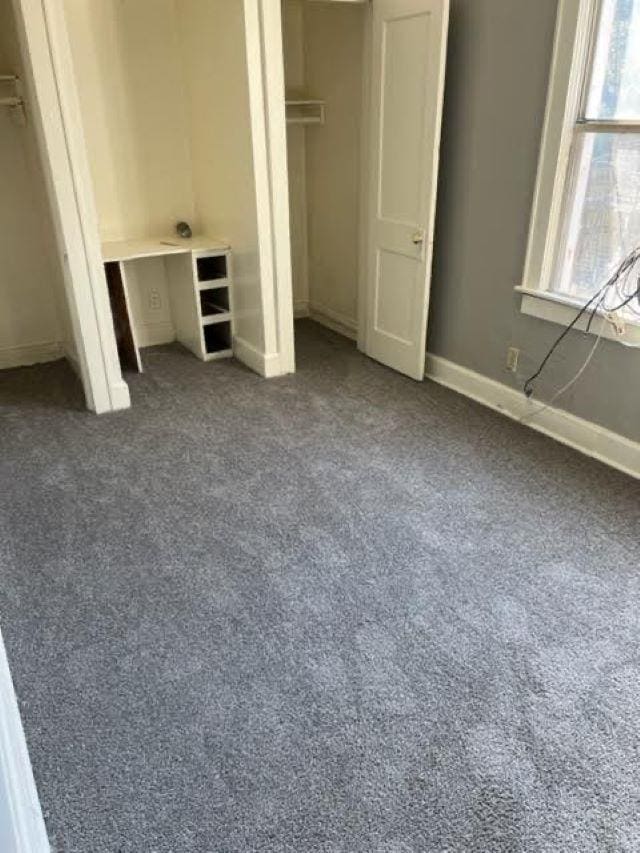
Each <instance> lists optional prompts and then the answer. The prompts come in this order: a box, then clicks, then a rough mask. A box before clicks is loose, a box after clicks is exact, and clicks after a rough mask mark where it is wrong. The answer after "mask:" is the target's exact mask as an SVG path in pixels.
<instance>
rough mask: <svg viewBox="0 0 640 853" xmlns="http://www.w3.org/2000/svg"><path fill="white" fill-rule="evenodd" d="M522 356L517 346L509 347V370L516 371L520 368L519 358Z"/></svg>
mask: <svg viewBox="0 0 640 853" xmlns="http://www.w3.org/2000/svg"><path fill="white" fill-rule="evenodd" d="M519 358H520V350H519V349H517V347H509V349H508V350H507V370H509V371H511V373H515V372H516V370H517V369H518V359H519Z"/></svg>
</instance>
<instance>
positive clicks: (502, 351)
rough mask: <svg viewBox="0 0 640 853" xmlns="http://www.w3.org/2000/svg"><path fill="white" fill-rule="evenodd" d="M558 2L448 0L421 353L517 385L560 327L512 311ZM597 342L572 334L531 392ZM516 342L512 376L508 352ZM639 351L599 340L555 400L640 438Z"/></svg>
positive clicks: (549, 386)
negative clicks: (431, 248)
mask: <svg viewBox="0 0 640 853" xmlns="http://www.w3.org/2000/svg"><path fill="white" fill-rule="evenodd" d="M556 7H557V2H556V0H536V2H535V3H532V2H530V0H452V6H451V29H450V35H449V54H448V66H447V83H446V91H445V103H444V125H443V134H442V156H441V169H440V181H439V198H438V212H437V218H436V235H435V256H434V273H433V288H432V302H431V312H430V319H429V336H428V342H427V347H428V350H429V352H431V353H434V354H436V355H439V356H442V357H444V358H447V359H450V360H451V361H453V362H455V363H457V364H460V365H463V366H464V367H468V368H470V369H471V370H474V371H477V372H478V373H481V374H484V375H485V376H488V377H490V378H491V379H495V380H497V381H500V382H503V383H505V384H506V385H512V386H515V387H518V388H521V387H522V383H523V381H524V379H525V378H526V377H527V376H529V375H530V374H531V373H532V372H533V371H534V370H535V369H536V367H537V366H538V364H539V362H540V360H541V359H542V357H543V356H544V354H545V353H546V351H547V349H548V348H549V346H550V345H551V344H552V342H553V341H554V340H555V338H556V337H557V336H558V334H559V333H560V331H561V327H560V326H558V325H556V324H552V323H548V322H546V321H543V320H538V319H536V318H533V317H529V316H526V315H523V314H521V313H520V310H519V306H520V297H519V296H518V295H517V294H516V293H514V291H513V288H514V286H515V285H516V284H519V283H520V281H521V276H522V269H523V265H524V256H525V250H526V241H527V230H528V227H529V217H530V213H531V201H532V196H533V190H534V184H535V177H536V168H537V158H538V150H539V145H540V134H541V130H542V122H543V116H544V108H545V100H546V89H547V79H548V72H549V64H550V60H551V51H552V47H553V34H554V24H555V14H556ZM592 345H593V337H592V336H589V335H585V334H582V333H580V332H575V333H571V337H570V339H569V340H568V342H567V345H566V346H564V347H563V348H562V351H561V352H560V353H559V354H558V357H557V358H554V360H553V362H552V364H551V368H550V370H549V372H548V373H547V374H546V378H545V381H544V382H542V383H540V384H539V385H538V386H537V387H538V391H539V392H540V394H541V395H542V396H543V397H549V396H550V395H551V394H552V393H553V391H554V390H555V389H556V388H558V387H560V386H561V385H563V384H564V383H565V382H566V381H567V380H568V379H569V378H571V376H572V375H574V373H575V372H576V371H577V369H578V367H579V366H580V365H581V364H582V362H583V361H584V359H585V358H586V356H587V354H588V352H589V350H590V349H591V347H592ZM509 346H515V347H519V348H520V349H521V356H520V368H519V370H518V374H517V375H516V376H514V375H513V374H511V373H508V372H507V371H506V370H505V361H506V351H507V347H509ZM639 373H640V352H638V351H637V350H636V351H634V350H629V349H627V348H625V347H623V346H621V345H620V344H616V343H615V342H609V341H606V340H605V341H603V342H602V343H601V344H600V347H599V351H598V352H597V353H596V355H595V356H594V359H593V361H592V363H591V365H590V366H589V368H588V371H587V373H585V375H584V376H583V377H582V379H581V380H580V381H579V383H578V384H576V386H575V387H574V388H573V389H571V391H569V392H568V393H567V394H566V395H565V396H564V397H562V398H560V399H559V400H558V401H557V403H556V404H555V405H557V406H558V407H560V408H566V409H567V410H568V411H570V412H572V413H573V414H576V415H578V416H579V417H582V418H585V419H587V420H590V421H594V422H595V423H598V424H601V425H603V426H605V427H607V428H609V429H611V430H614V431H615V432H618V433H620V434H622V435H625V436H627V437H629V438H631V439H634V440H640V395H639V394H638V391H637V388H638V375H639Z"/></svg>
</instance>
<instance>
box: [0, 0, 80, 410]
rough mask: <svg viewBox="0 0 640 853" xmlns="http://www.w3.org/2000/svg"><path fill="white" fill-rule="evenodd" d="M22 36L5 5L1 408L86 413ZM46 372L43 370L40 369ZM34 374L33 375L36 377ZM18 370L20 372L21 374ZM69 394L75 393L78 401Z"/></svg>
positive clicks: (1, 7)
mask: <svg viewBox="0 0 640 853" xmlns="http://www.w3.org/2000/svg"><path fill="white" fill-rule="evenodd" d="M36 116H37V112H36V104H35V99H34V97H33V93H32V91H31V88H30V86H29V80H28V74H27V63H26V62H25V60H24V56H23V53H22V46H21V43H20V39H19V33H18V20H17V19H16V17H15V15H14V11H13V7H12V4H11V3H10V2H8V0H2V2H0V170H1V177H0V183H1V186H2V190H1V191H0V234H1V235H2V237H1V239H0V404H2V403H11V404H14V403H17V404H18V405H20V404H25V405H29V406H31V405H34V404H37V405H48V404H52V405H54V404H55V401H54V398H53V396H52V394H53V389H55V388H57V387H60V386H62V385H64V386H65V387H66V388H68V389H69V393H68V394H66V395H65V401H66V404H68V405H69V406H70V407H71V408H78V407H81V406H82V405H83V389H82V381H81V379H80V366H79V357H78V352H77V350H76V345H75V340H74V334H73V329H72V323H71V319H70V314H69V308H68V304H67V296H66V292H65V279H64V269H63V264H62V252H61V251H59V248H58V243H57V236H56V226H55V220H54V216H53V210H52V208H51V206H50V199H49V194H48V190H47V183H46V176H45V170H44V164H43V161H42V157H41V151H40V147H39V141H38V135H37V131H36V123H35V117H36ZM47 362H51V365H50V366H49V365H47V367H46V368H45V367H41V368H37V367H34V366H35V365H44V364H45V363H47ZM32 367H33V369H31V368H32ZM18 368H20V369H18ZM71 389H75V391H74V392H73V393H72V392H71Z"/></svg>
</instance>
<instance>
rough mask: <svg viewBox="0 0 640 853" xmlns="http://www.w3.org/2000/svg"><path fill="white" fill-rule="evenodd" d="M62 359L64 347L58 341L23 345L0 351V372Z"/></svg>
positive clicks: (3, 348)
mask: <svg viewBox="0 0 640 853" xmlns="http://www.w3.org/2000/svg"><path fill="white" fill-rule="evenodd" d="M63 357H64V347H63V345H62V344H61V343H60V341H44V342H43V343H39V344H24V345H21V346H17V347H2V348H1V349H0V370H5V369H6V368H8V367H28V366H29V365H30V364H43V363H44V362H46V361H56V360H57V359H59V358H63Z"/></svg>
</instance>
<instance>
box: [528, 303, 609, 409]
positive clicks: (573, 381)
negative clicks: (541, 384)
mask: <svg viewBox="0 0 640 853" xmlns="http://www.w3.org/2000/svg"><path fill="white" fill-rule="evenodd" d="M608 322H609V321H608V320H607V318H606V317H603V318H602V325H601V326H600V331H599V332H598V334H597V336H596V339H595V342H594V344H593V346H592V347H591V350H590V352H589V355H588V356H587V357H586V359H585V360H584V363H583V364H582V367H581V368H580V370H578V372H577V373H576V375H575V376H574V377H573V378H572V379H570V380H569V381H568V382H567V384H566V385H563V386H562V388H560V390H559V391H556V393H555V394H554V395H553V397H552V398H551V399H550V400H548V401H547V402H546V403H544V405H542V406H538V408H537V409H534V410H533V411H532V412H525V413H524V415H523V416H522V417H521V418H520V423H524V422H525V421H528V420H530V419H531V418H535V417H536V416H537V415H539V414H540V413H541V412H545V411H546V410H547V409H549V408H551V406H553V404H554V403H555V401H556V400H557V399H558V398H559V397H561V396H562V395H563V394H564V393H565V392H566V391H568V390H569V388H571V387H573V385H575V384H576V382H577V381H578V379H580V377H581V376H582V374H583V373H584V372H585V370H586V369H587V367H589V365H590V363H591V359H592V358H593V356H594V355H595V354H596V350H597V349H598V345H599V343H600V341H601V340H602V334H603V332H604V330H605V326H606V325H607V323H608Z"/></svg>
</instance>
